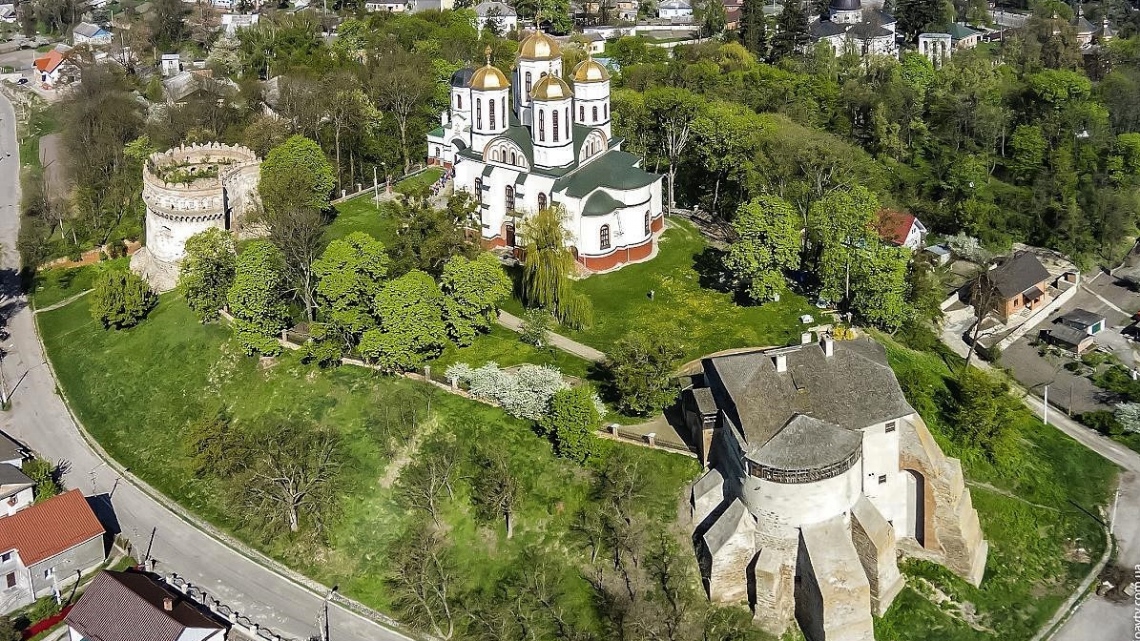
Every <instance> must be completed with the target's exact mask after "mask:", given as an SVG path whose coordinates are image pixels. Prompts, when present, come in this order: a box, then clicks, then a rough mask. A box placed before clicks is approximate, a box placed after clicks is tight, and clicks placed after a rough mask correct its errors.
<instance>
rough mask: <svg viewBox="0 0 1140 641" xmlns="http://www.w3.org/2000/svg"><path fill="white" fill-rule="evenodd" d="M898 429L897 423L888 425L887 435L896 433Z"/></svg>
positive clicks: (892, 422)
mask: <svg viewBox="0 0 1140 641" xmlns="http://www.w3.org/2000/svg"><path fill="white" fill-rule="evenodd" d="M896 427H898V424H897V423H895V422H894V421H891V422H889V423H887V433H890V432H893V431H895V428H896Z"/></svg>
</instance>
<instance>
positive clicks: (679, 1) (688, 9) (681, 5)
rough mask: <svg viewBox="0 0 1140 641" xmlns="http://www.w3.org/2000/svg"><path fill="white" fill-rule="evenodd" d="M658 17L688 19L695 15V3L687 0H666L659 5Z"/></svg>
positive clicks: (663, 18)
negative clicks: (686, 0)
mask: <svg viewBox="0 0 1140 641" xmlns="http://www.w3.org/2000/svg"><path fill="white" fill-rule="evenodd" d="M657 17H658V18H661V19H662V20H678V21H679V20H688V19H690V18H692V17H693V5H691V4H689V3H688V2H685V0H665V2H662V3H660V4H658V5H657Z"/></svg>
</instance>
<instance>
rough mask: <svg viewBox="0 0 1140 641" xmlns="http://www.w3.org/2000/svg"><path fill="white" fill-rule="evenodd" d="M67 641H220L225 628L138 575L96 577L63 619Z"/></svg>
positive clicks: (149, 578)
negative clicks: (65, 625)
mask: <svg viewBox="0 0 1140 641" xmlns="http://www.w3.org/2000/svg"><path fill="white" fill-rule="evenodd" d="M64 621H65V622H66V623H67V633H68V641H160V640H161V641H222V640H223V639H225V638H226V631H227V627H226V625H225V624H223V623H222V622H220V621H219V620H218V619H217V618H215V617H214V616H211V615H210V614H209V613H208V610H206V609H205V608H203V607H202V606H201V605H200V604H198V603H196V602H195V601H192V600H190V599H189V598H187V597H186V596H185V595H183V594H182V593H180V592H178V591H176V590H174V589H172V588H171V587H169V586H167V585H166V584H165V583H163V582H162V581H160V580H158V579H157V578H154V577H153V576H151V575H149V574H144V573H142V572H130V571H128V572H112V571H110V570H106V571H103V572H100V573H99V574H97V575H96V576H95V579H94V580H92V581H91V585H90V586H88V587H87V590H86V591H84V592H83V596H81V597H80V598H79V601H78V602H76V604H75V607H73V608H72V609H71V611H70V612H68V613H67V617H66V618H65V619H64Z"/></svg>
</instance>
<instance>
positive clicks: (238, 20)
mask: <svg viewBox="0 0 1140 641" xmlns="http://www.w3.org/2000/svg"><path fill="white" fill-rule="evenodd" d="M260 19H261V15H260V14H257V13H226V14H223V15H222V31H224V32H225V34H226V37H227V38H232V37H234V35H236V34H237V32H238V31H241V30H242V29H248V28H250V27H252V26H253V25H255V24H257V23H258V21H259V20H260Z"/></svg>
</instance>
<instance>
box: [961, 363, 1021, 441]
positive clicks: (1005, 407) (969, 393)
mask: <svg viewBox="0 0 1140 641" xmlns="http://www.w3.org/2000/svg"><path fill="white" fill-rule="evenodd" d="M956 383H957V390H956V394H955V405H954V413H953V419H952V421H951V427H952V431H953V434H954V437H955V440H958V441H959V442H961V443H962V444H963V445H966V446H967V447H971V448H975V449H976V450H978V451H980V452H981V453H982V454H983V455H984V456H985V458H987V459H989V460H990V462H992V463H998V464H1001V463H1009V462H1010V460H1011V459H1012V458H1013V457H1014V456H1015V455H1016V448H1017V438H1018V435H1017V428H1016V421H1017V416H1018V414H1019V413H1020V412H1021V404H1020V403H1019V402H1018V401H1017V399H1016V398H1014V397H1013V396H1012V395H1011V394H1010V387H1009V383H1007V382H1006V381H1005V380H1004V379H1001V378H998V377H997V376H995V375H993V374H990V373H988V372H985V371H982V370H980V369H977V368H975V367H965V368H963V369H962V370H961V372H960V373H959V375H958V379H957V381H956Z"/></svg>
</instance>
